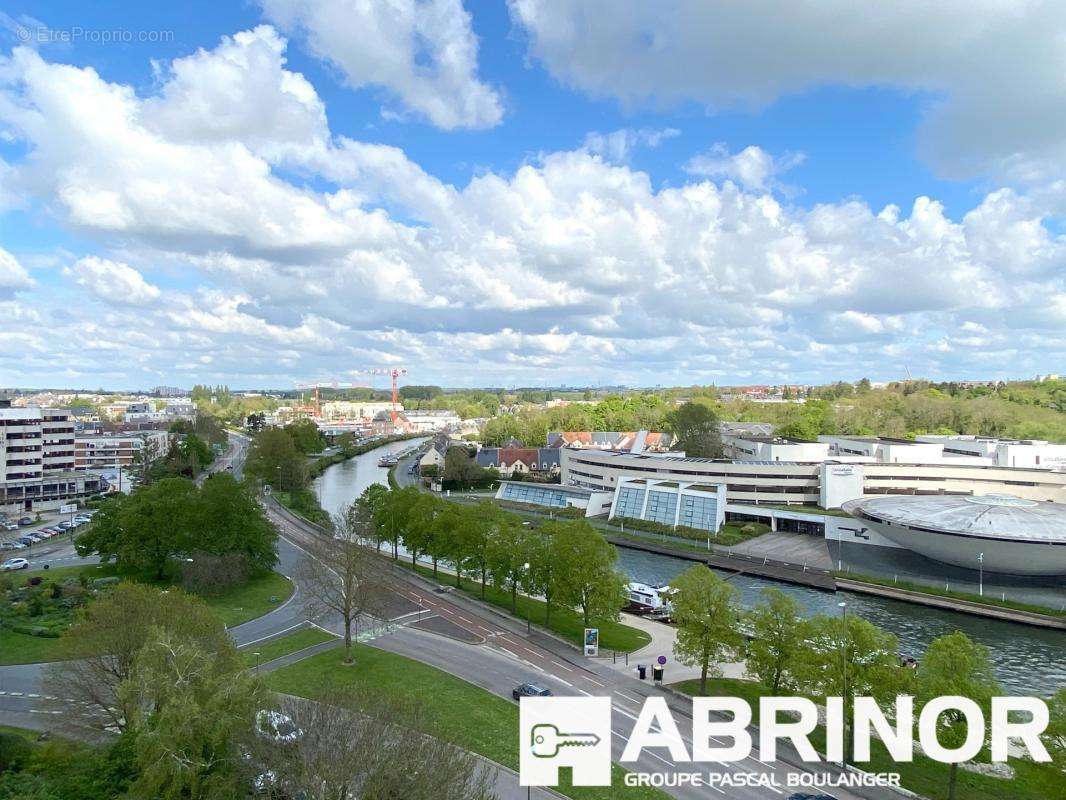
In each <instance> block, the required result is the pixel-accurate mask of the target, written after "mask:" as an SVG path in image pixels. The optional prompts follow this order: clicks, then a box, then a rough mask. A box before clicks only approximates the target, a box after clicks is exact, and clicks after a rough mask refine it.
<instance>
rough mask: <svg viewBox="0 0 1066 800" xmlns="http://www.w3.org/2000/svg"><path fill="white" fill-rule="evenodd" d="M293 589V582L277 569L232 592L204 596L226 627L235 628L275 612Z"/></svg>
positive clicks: (290, 594)
mask: <svg viewBox="0 0 1066 800" xmlns="http://www.w3.org/2000/svg"><path fill="white" fill-rule="evenodd" d="M292 591H293V584H292V581H290V580H289V579H288V578H286V577H285V576H284V575H279V574H278V573H277V572H268V573H266V574H265V575H260V576H259V577H257V578H252V579H251V580H250V581H248V583H246V584H244V585H243V586H238V587H237V588H236V589H234V590H233V591H231V592H226V593H225V594H222V595H219V596H218V597H205V598H204V602H206V603H207V605H209V606H210V607H211V610H212V611H214V612H215V613H216V614H218V616H219V617H220V618H221V619H222V621H223V622H224V623H226V627H228V628H232V627H233V626H234V625H240V624H241V623H242V622H247V621H248V620H250V619H255V618H256V617H261V616H263V615H264V614H266V613H268V612H270V611H273V610H274V609H275V608H277V607H278V606H280V605H281V604H282V603H284V602H285V601H286V600H288V599H289V598H290V597H291V596H292Z"/></svg>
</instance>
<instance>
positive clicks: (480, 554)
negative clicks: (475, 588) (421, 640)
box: [466, 500, 520, 600]
mask: <svg viewBox="0 0 1066 800" xmlns="http://www.w3.org/2000/svg"><path fill="white" fill-rule="evenodd" d="M469 513H470V514H471V516H472V517H473V519H474V522H475V524H474V525H473V526H472V529H471V531H470V535H469V537H468V538H467V542H466V545H467V553H466V562H467V564H469V566H470V569H471V570H472V571H473V572H475V573H476V574H477V575H478V577H479V578H480V579H481V599H482V600H484V599H485V584H486V583H487V582H488V575H489V560H490V555H491V553H492V543H493V541H494V540H495V539H496V538H497V537H499V536H500V535H501V532H502V531H503V530H504V529H506V528H508V527H514V526H515V525H520V522H518V520H517V517H516V516H515V515H514V514H509V513H507V512H506V511H503V510H501V509H500V507H499V506H497V505H496V504H495V503H493V502H492V501H491V500H482V501H480V502H479V503H478V504H477V505H476V506H475V507H474V508H473V509H471V510H470V512H469Z"/></svg>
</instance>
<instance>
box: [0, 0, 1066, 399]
mask: <svg viewBox="0 0 1066 800" xmlns="http://www.w3.org/2000/svg"><path fill="white" fill-rule="evenodd" d="M868 6H869V7H868ZM5 8H6V9H7V12H6V13H2V12H0V386H5V385H7V386H10V385H23V386H24V385H38V386H39V385H47V386H87V387H96V386H108V387H146V386H148V387H150V386H153V385H156V384H176V385H185V386H187V385H191V384H192V383H196V382H207V383H219V382H226V383H229V384H230V385H232V386H238V387H264V386H275V387H286V386H291V384H292V382H293V381H296V380H319V379H338V380H351V379H352V374H351V373H352V371H353V370H359V369H365V368H374V367H382V366H389V365H403V366H406V367H407V368H408V369H409V370H410V377H409V380H410V381H411V382H414V383H439V384H443V385H449V386H480V385H515V384H517V385H542V384H549V385H558V384H561V383H567V384H571V385H575V384H576V385H589V384H602V383H625V384H630V385H655V384H664V385H668V384H678V383H685V384H688V383H712V382H713V383H719V384H724V383H746V382H784V381H789V382H801V381H802V382H818V381H826V380H832V379H838V378H844V379H857V378H859V377H862V376H864V375H866V376H869V377H870V378H871V379H875V380H876V379H882V380H884V379H892V378H897V377H903V376H905V375H907V374H908V373H909V374H912V375H914V376H916V377H917V376H926V377H930V378H941V379H950V378H969V377H975V378H976V377H1002V378H1009V377H1031V376H1032V375H1034V374H1036V373H1042V372H1049V371H1051V372H1062V371H1066V363H1064V355H1066V237H1064V233H1063V231H1064V228H1063V213H1064V211H1066V70H1064V69H1063V64H1064V63H1066V4H1063V3H1062V2H1054V1H1053V0H1049V1H1048V2H1043V1H1042V0H1017V2H1012V3H1004V2H1002V0H965V2H963V0H943V2H940V3H936V4H930V3H927V2H917V0H915V1H914V2H911V0H900V2H896V3H891V4H885V3H883V2H878V3H867V2H855V0H787V2H786V1H785V0H780V2H776V1H775V0H762V1H761V2H751V3H732V2H730V3H725V2H709V1H708V0H664V2H663V3H647V2H643V0H584V1H583V2H582V1H581V0H509V1H508V2H505V0H478V2H472V0H467V2H465V3H463V2H461V0H387V1H386V0H379V1H374V0H258V3H257V2H255V0H235V1H234V2H219V0H211V2H186V3H181V4H157V3H140V4H132V3H120V2H110V3H108V2H104V3H98V4H96V3H94V4H85V3H83V2H76V3H75V2H52V1H50V0H33V2H32V3H30V2H25V0H14V2H13V3H8V4H6V6H5ZM875 11H876V13H875Z"/></svg>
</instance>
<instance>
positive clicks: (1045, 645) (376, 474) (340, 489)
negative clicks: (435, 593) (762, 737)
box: [315, 442, 1066, 696]
mask: <svg viewBox="0 0 1066 800" xmlns="http://www.w3.org/2000/svg"><path fill="white" fill-rule="evenodd" d="M411 444H412V443H411V442H403V443H400V446H401V449H402V446H404V445H406V446H410V445H411ZM380 455H381V452H380V451H373V452H372V453H369V454H366V455H364V456H360V457H359V459H354V460H353V462H354V463H353V462H345V463H344V464H338V465H335V466H333V467H330V468H329V469H327V470H326V472H325V473H324V474H323V475H322V476H321V478H319V479H318V480H316V482H315V491H316V492H318V493H319V499H320V501H321V502H322V504H323V506H324V507H327V508H329V507H330V506H331V505H332V506H333V507H336V508H340V507H343V505H344V504H346V503H349V502H351V501H352V500H354V499H356V498H357V497H358V496H359V494H361V493H362V491H363V490H364V489H365V488H366V486H368V485H370V483H381V484H383V485H386V484H387V481H388V470H387V469H385V468H380V467H378V466H377V459H378V458H379V457H380ZM404 467H405V463H404V462H401V464H400V466H399V468H398V470H397V472H398V473H399V472H402V471H403V469H404ZM397 477H399V475H398V476H397ZM605 533H610V531H605ZM653 544H658V543H653ZM666 546H667V547H669V545H668V544H667V545H666ZM679 549H680V548H679ZM618 555H619V562H618V564H619V568H620V569H621V570H622V571H623V572H624V573H625V574H626V575H628V576H629V577H630V578H631V579H632V580H635V581H639V582H641V583H648V584H655V583H669V582H670V581H671V580H672V579H674V578H675V577H676V576H677V575H679V574H680V573H681V572H683V571H684V570H686V569H688V568H689V567H690V566H691V565H692V563H693V561H694V560H695V561H703V562H704V563H706V559H707V555H708V554H707V553H706V551H702V552H701V551H699V550H696V549H693V548H689V549H687V551H686V552H684V553H682V554H672V553H663V552H655V551H653V550H651V549H640V550H638V549H634V548H632V547H623V546H619V547H618ZM711 569H713V570H714V571H715V572H716V573H718V574H719V575H721V576H722V577H723V578H726V579H728V580H729V581H730V582H731V583H732V584H733V585H734V586H736V587H737V589H738V591H739V593H740V603H741V604H742V605H743V606H744V607H746V608H751V607H752V606H754V605H755V604H756V603H758V602H760V601H761V600H762V599H763V592H764V591H765V590H767V589H778V590H780V591H783V592H784V593H785V594H788V595H789V596H791V597H793V598H794V599H796V601H797V602H799V604H800V605H801V606H802V608H803V609H804V614H805V615H808V616H810V615H814V614H832V615H835V614H839V613H840V609H839V608H838V607H837V604H838V603H839V602H840V601H841V600H844V601H846V602H847V604H848V613H849V614H851V613H855V614H857V615H859V616H861V617H863V618H864V619H867V620H869V621H870V622H872V623H873V624H875V625H877V626H879V627H881V628H883V629H885V630H887V631H889V632H891V633H893V634H894V635H895V636H896V637H897V638H898V639H899V648H900V651H901V653H902V654H903V655H907V656H912V657H915V658H920V657H921V655H922V654H923V653H924V652H925V649H926V647H928V645H929V643H930V642H931V641H932V640H933V639H935V638H937V637H938V636H942V635H944V634H948V633H953V632H954V631H962V632H963V633H965V634H966V635H967V636H969V637H970V638H971V639H973V640H974V641H976V642H979V643H981V644H983V645H984V646H986V647H988V648H989V650H990V652H991V654H992V659H993V663H994V665H995V670H996V676H997V678H998V679H999V681H1000V683H1001V684H1002V685H1003V687H1004V689H1005V690H1006V691H1007V692H1008V693H1011V694H1022V695H1026V694H1036V695H1041V696H1046V695H1050V694H1052V693H1054V692H1055V691H1056V690H1057V689H1059V688H1061V687H1062V686H1066V632H1063V631H1061V630H1052V629H1044V628H1035V627H1030V626H1022V625H1019V624H1017V623H1016V622H1012V621H1007V620H1004V619H991V618H982V617H977V616H972V615H968V614H964V613H960V612H958V611H956V610H952V609H951V608H940V607H931V606H922V607H918V606H915V605H914V604H913V603H911V602H903V601H901V600H898V599H894V598H893V597H889V596H883V595H875V594H866V593H860V592H853V591H850V590H843V589H841V590H838V591H836V592H833V591H829V590H826V589H822V588H815V587H813V586H809V585H800V584H797V583H783V582H781V581H780V580H775V579H772V578H770V577H761V576H758V575H755V574H754V573H753V572H752V571H751V570H747V571H727V570H726V569H723V568H719V567H716V566H713V565H711Z"/></svg>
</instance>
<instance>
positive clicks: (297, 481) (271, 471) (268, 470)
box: [244, 428, 307, 491]
mask: <svg viewBox="0 0 1066 800" xmlns="http://www.w3.org/2000/svg"><path fill="white" fill-rule="evenodd" d="M306 464H307V459H306V457H305V456H304V455H303V454H302V453H301V452H300V451H299V450H297V449H296V444H295V443H294V442H293V439H292V437H291V436H290V435H289V434H287V433H286V432H285V431H283V430H282V429H281V428H266V429H264V430H262V431H260V432H259V433H258V434H256V437H255V439H254V440H253V441H252V446H251V447H250V448H249V449H248V456H247V459H246V460H245V464H244V471H245V472H246V473H247V474H248V475H251V476H252V477H254V478H258V479H259V480H260V481H262V482H263V483H265V484H268V485H270V486H272V487H274V488H275V489H281V490H282V491H293V490H295V489H301V488H303V486H304V484H305V483H306V482H307V465H306Z"/></svg>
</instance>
